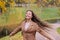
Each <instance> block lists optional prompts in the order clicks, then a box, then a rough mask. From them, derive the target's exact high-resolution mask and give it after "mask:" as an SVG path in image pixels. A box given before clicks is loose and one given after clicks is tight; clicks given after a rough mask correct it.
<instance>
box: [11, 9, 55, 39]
mask: <svg viewBox="0 0 60 40" xmlns="http://www.w3.org/2000/svg"><path fill="white" fill-rule="evenodd" d="M47 27H48V28H49V26H48V24H46V23H44V22H42V21H41V20H39V19H38V18H37V16H36V15H35V14H34V13H33V11H31V10H27V11H26V16H25V19H24V20H23V22H22V23H21V24H20V25H19V27H17V28H16V29H15V30H14V31H13V32H11V33H10V36H12V35H14V34H15V33H16V32H17V31H19V30H21V31H22V35H23V40H36V38H35V34H36V32H39V33H40V34H41V35H43V36H44V37H46V38H48V39H49V40H54V39H53V38H52V36H51V35H49V34H48V33H47V32H45V31H44V29H45V28H47Z"/></svg>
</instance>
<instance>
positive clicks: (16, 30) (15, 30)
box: [9, 23, 23, 36]
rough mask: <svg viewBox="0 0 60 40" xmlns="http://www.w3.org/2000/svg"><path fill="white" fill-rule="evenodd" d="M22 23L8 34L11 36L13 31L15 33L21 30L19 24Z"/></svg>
mask: <svg viewBox="0 0 60 40" xmlns="http://www.w3.org/2000/svg"><path fill="white" fill-rule="evenodd" d="M22 24H23V23H21V24H20V25H19V26H18V27H17V28H16V29H14V30H13V31H12V32H11V33H10V35H9V36H12V35H14V34H15V33H17V32H18V31H19V30H21V26H22Z"/></svg>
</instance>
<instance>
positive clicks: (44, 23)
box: [26, 10, 51, 28]
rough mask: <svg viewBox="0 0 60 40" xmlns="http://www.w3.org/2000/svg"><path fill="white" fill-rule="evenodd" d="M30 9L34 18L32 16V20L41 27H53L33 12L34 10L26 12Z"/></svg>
mask: <svg viewBox="0 0 60 40" xmlns="http://www.w3.org/2000/svg"><path fill="white" fill-rule="evenodd" d="M28 11H31V12H32V18H31V20H32V21H33V22H35V23H37V24H38V26H39V27H41V28H46V27H47V28H51V27H50V26H49V25H48V23H47V22H44V21H42V20H40V18H38V17H37V16H36V15H35V14H34V12H33V11H32V10H27V11H26V12H28Z"/></svg>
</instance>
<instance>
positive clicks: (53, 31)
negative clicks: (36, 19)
mask: <svg viewBox="0 0 60 40" xmlns="http://www.w3.org/2000/svg"><path fill="white" fill-rule="evenodd" d="M51 25H52V27H53V29H49V30H50V31H47V32H48V33H49V34H50V35H51V36H52V37H54V38H55V40H60V34H58V33H57V32H56V28H58V27H60V24H59V23H55V24H51ZM36 39H37V40H46V38H45V37H43V36H42V35H40V34H39V33H38V32H37V33H36Z"/></svg>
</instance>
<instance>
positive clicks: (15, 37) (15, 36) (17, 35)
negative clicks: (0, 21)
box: [0, 32, 23, 40]
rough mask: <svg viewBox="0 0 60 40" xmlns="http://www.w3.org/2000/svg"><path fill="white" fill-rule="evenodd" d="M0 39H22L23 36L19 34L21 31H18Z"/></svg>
mask: <svg viewBox="0 0 60 40" xmlns="http://www.w3.org/2000/svg"><path fill="white" fill-rule="evenodd" d="M0 40H23V37H22V35H21V32H18V33H17V34H15V35H14V36H11V37H10V36H5V37H3V38H0Z"/></svg>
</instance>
